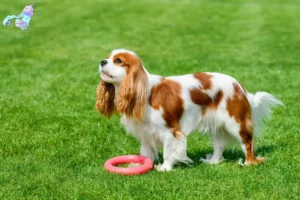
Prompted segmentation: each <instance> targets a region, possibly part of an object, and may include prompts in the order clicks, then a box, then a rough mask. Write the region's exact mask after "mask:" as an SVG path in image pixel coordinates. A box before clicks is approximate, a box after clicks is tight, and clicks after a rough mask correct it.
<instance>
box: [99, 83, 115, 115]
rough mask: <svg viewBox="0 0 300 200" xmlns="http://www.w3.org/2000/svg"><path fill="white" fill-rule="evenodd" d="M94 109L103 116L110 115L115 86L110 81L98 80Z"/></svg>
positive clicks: (113, 104)
mask: <svg viewBox="0 0 300 200" xmlns="http://www.w3.org/2000/svg"><path fill="white" fill-rule="evenodd" d="M96 93H97V101H96V105H95V107H96V109H97V110H98V111H99V112H100V113H101V114H102V115H104V116H106V117H108V118H109V117H110V116H111V115H112V114H113V113H114V111H115V103H114V101H115V87H114V85H113V84H111V83H106V82H104V81H102V80H101V81H100V83H99V85H98V87H97V90H96Z"/></svg>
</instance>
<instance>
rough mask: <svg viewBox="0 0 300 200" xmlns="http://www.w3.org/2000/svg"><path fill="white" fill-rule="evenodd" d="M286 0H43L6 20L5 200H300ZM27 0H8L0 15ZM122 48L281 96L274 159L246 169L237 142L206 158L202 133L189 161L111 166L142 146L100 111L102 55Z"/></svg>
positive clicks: (291, 26)
mask: <svg viewBox="0 0 300 200" xmlns="http://www.w3.org/2000/svg"><path fill="white" fill-rule="evenodd" d="M283 2H284V1H280V0H269V1H267V0H248V1H243V0H236V1H233V0H229V1H209V0H203V1H196V0H184V1H182V0H174V1H173V0H163V1H158V0H157V1H154V0H149V1H146V0H141V1H137V0H136V1H135V0H126V1H125V0H124V1H122V0H111V1H105V0H100V1H92V0H84V1H66V0H65V1H58V0H51V1H50V0H44V1H37V3H36V7H35V8H36V11H37V12H41V13H42V14H41V15H40V16H38V15H35V16H34V17H33V19H32V21H31V24H30V27H29V28H28V29H27V30H25V31H21V30H20V29H18V28H16V27H13V26H11V27H5V26H3V25H1V26H0V199H299V196H300V192H299V190H300V189H299V185H300V169H299V163H300V147H299V141H300V130H299V123H300V114H299V113H300V100H299V99H300V91H299V86H300V59H299V55H300V34H299V32H300V20H299V19H300V2H299V1H297V0H291V1H285V3H283ZM25 3H28V4H29V3H31V1H28V2H21V1H20V2H12V1H9V0H2V1H1V7H0V16H1V20H3V19H4V17H5V16H6V15H8V14H10V15H11V14H19V13H20V12H21V11H22V9H23V7H24V6H25ZM2 18H3V19H2ZM120 47H122V48H128V49H131V50H133V51H136V52H137V53H138V54H139V55H140V57H141V58H142V59H143V62H144V65H145V66H146V67H147V69H148V70H149V71H150V72H151V73H156V74H162V75H165V76H167V75H175V74H185V73H193V72H196V71H217V72H221V73H225V74H229V75H232V76H234V77H235V78H237V79H238V80H239V81H240V82H241V83H242V84H243V85H244V86H245V87H246V88H247V89H248V90H249V91H250V92H255V91H260V90H261V91H268V92H270V93H272V94H274V95H275V96H277V97H278V98H280V99H281V100H282V101H283V102H284V103H285V105H286V108H277V109H274V114H273V118H272V120H270V121H268V122H267V126H266V128H265V129H264V133H263V138H262V139H256V143H255V147H256V152H257V153H258V154H260V155H263V156H265V157H266V158H267V160H266V162H265V163H264V164H262V165H259V166H256V167H240V166H239V165H238V164H237V161H238V159H239V158H240V157H242V156H243V155H242V152H241V149H240V148H239V147H235V148H229V149H228V150H226V152H225V158H227V159H228V160H227V161H226V162H224V163H222V164H220V165H215V166H213V165H204V164H201V163H200V162H199V158H200V157H202V156H204V155H205V154H206V153H209V152H211V151H212V146H211V143H210V139H209V137H208V136H207V135H201V134H197V133H194V134H192V135H191V136H190V137H189V139H188V152H189V156H190V157H191V158H192V159H193V160H194V161H195V163H194V164H193V165H192V166H190V167H186V166H183V165H180V166H177V167H176V168H175V169H174V170H173V171H172V172H168V173H159V172H157V171H154V170H152V171H151V172H149V173H147V174H145V175H143V176H134V177H126V176H119V175H113V174H109V173H107V172H106V171H105V170H104V169H103V164H104V162H105V161H106V160H107V159H109V158H111V157H114V156H117V155H125V154H138V153H139V143H138V141H136V140H135V139H134V138H133V137H131V136H129V135H127V134H126V133H125V131H124V129H123V128H122V127H121V126H120V123H119V116H114V117H113V118H112V119H111V120H107V119H105V118H102V117H100V116H99V114H98V113H97V111H96V110H95V109H94V103H95V89H96V86H97V84H98V82H99V74H98V65H99V62H100V60H101V59H102V58H104V57H105V56H106V55H107V54H108V53H109V52H110V51H111V50H112V49H115V48H120Z"/></svg>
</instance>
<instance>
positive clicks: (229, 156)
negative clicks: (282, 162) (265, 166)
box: [159, 145, 276, 168]
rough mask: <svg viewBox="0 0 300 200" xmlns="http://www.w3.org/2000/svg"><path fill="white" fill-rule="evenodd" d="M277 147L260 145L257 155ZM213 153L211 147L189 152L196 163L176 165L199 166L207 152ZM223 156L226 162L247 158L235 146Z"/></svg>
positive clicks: (184, 166) (178, 165)
mask: <svg viewBox="0 0 300 200" xmlns="http://www.w3.org/2000/svg"><path fill="white" fill-rule="evenodd" d="M275 149H276V146H275V145H267V146H262V147H259V148H257V149H256V150H255V154H256V155H257V156H265V155H266V154H269V153H271V152H273V151H274V150H275ZM210 153H213V152H212V150H211V149H205V150H202V151H198V152H195V153H188V156H189V158H191V159H192V160H193V161H194V163H191V164H190V165H185V164H181V163H180V164H176V166H175V167H178V168H191V167H192V168H194V167H197V166H198V165H200V164H202V162H201V161H200V158H206V155H207V154H210ZM223 156H224V158H225V160H226V162H238V160H239V159H240V158H242V159H243V160H244V159H245V156H244V153H243V152H242V150H241V149H240V148H237V147H234V148H231V149H227V150H225V151H224V153H223ZM159 158H160V161H162V160H163V159H162V155H161V154H160V155H159Z"/></svg>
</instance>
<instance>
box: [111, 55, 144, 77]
mask: <svg viewBox="0 0 300 200" xmlns="http://www.w3.org/2000/svg"><path fill="white" fill-rule="evenodd" d="M117 58H119V59H121V61H122V63H115V60H116V59H117ZM112 61H113V62H114V64H115V65H118V66H120V67H124V68H125V70H126V72H127V73H128V72H129V68H130V66H136V65H140V66H142V63H141V61H140V60H139V58H138V57H137V56H135V55H132V54H130V53H126V52H124V53H118V54H115V55H114V57H113V58H112ZM131 68H132V67H131Z"/></svg>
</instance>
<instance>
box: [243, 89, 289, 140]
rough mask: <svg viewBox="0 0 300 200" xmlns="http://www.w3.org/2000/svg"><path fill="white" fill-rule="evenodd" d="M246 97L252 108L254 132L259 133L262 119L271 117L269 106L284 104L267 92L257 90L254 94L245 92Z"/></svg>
mask: <svg viewBox="0 0 300 200" xmlns="http://www.w3.org/2000/svg"><path fill="white" fill-rule="evenodd" d="M247 98H248V101H249V103H250V105H251V110H252V121H253V124H254V134H258V135H260V134H259V133H260V129H261V128H262V126H263V119H264V118H270V117H271V114H272V110H271V107H273V106H284V104H283V103H282V102H281V101H280V100H279V99H277V98H276V97H274V96H273V95H271V94H269V93H267V92H257V93H255V94H251V93H247Z"/></svg>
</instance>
